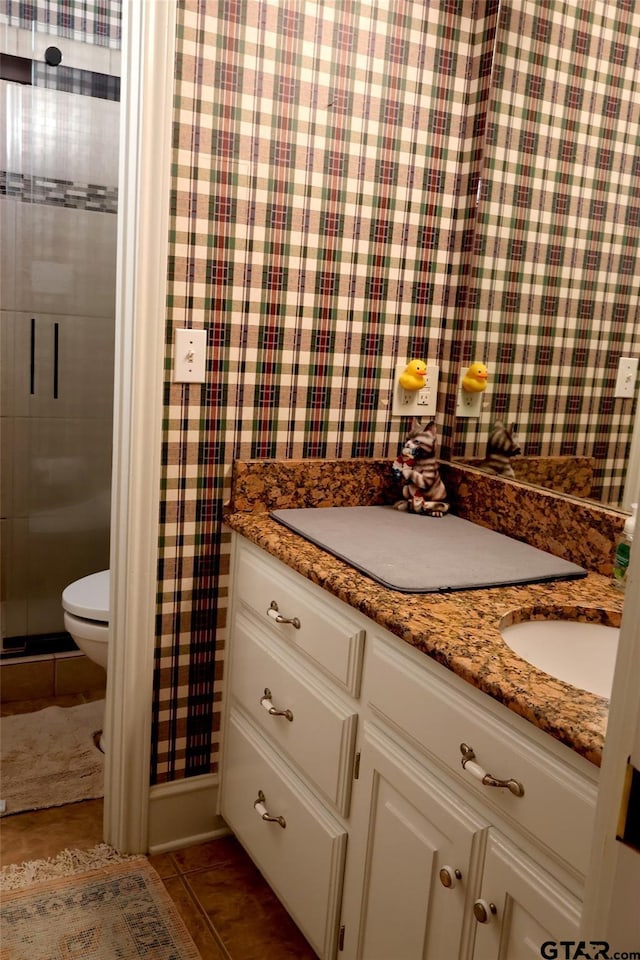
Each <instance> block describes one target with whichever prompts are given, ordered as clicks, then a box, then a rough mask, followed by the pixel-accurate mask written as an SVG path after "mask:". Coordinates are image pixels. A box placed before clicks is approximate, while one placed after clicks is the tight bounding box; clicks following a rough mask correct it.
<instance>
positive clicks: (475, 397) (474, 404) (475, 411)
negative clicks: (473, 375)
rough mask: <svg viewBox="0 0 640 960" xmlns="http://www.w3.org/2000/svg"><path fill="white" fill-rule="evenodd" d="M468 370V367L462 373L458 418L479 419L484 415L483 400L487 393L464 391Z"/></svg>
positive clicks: (459, 382) (459, 388)
mask: <svg viewBox="0 0 640 960" xmlns="http://www.w3.org/2000/svg"><path fill="white" fill-rule="evenodd" d="M467 370H468V367H464V368H463V369H462V370H461V371H460V379H459V381H458V402H457V404H456V417H468V418H471V417H479V416H480V414H481V413H482V398H483V397H484V394H485V391H484V390H479V391H478V392H477V393H469V391H468V390H463V389H462V379H463V377H464V376H466V373H467Z"/></svg>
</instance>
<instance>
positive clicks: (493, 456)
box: [478, 420, 522, 479]
mask: <svg viewBox="0 0 640 960" xmlns="http://www.w3.org/2000/svg"><path fill="white" fill-rule="evenodd" d="M515 428H516V425H515V423H514V424H512V425H511V427H505V425H504V423H503V422H502V421H501V420H496V422H495V423H494V425H493V429H492V431H491V433H490V434H489V441H488V443H487V455H486V457H485V459H484V460H483V461H482V463H479V464H478V466H479V468H480V469H481V470H484V471H485V473H493V474H495V475H496V476H498V477H511V478H512V479H513V478H515V472H514V469H513V467H512V466H511V457H517V456H519V455H520V454H521V453H522V451H521V449H520V447H519V446H518V442H517V441H516V439H515V438H514V436H513V433H514V430H515Z"/></svg>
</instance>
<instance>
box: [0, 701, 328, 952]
mask: <svg viewBox="0 0 640 960" xmlns="http://www.w3.org/2000/svg"><path fill="white" fill-rule="evenodd" d="M65 699H66V698H65ZM56 702H58V703H60V701H59V700H57V701H56ZM50 703H51V701H48V703H44V702H40V701H39V702H38V704H37V706H36V709H42V707H43V706H48V705H49V704H50ZM60 705H62V704H60ZM64 705H65V706H71V705H72V704H71V703H66V702H65V704H64ZM10 707H11V709H10V710H9V709H8V708H9V704H7V705H6V708H7V709H6V712H11V713H18V712H25V711H26V707H24V706H23V708H22V709H20V708H19V706H18V704H17V703H12V704H11V705H10ZM32 709H33V706H32ZM3 712H5V708H4V707H3ZM102 810H103V804H102V800H87V801H84V802H82V803H72V804H68V805H67V806H64V807H53V808H50V809H48V810H36V811H33V812H31V813H20V814H16V815H15V816H12V817H5V818H4V819H3V820H2V821H1V828H0V864H1V865H3V866H4V865H5V864H9V863H22V862H23V861H24V860H36V859H41V858H47V857H53V856H55V855H56V854H57V853H59V852H60V851H61V850H63V849H65V847H81V848H87V847H92V846H94V845H95V844H97V843H101V842H102ZM149 859H150V862H151V864H152V865H153V867H154V868H155V869H156V870H157V871H158V873H159V875H160V876H161V877H162V880H163V882H164V884H165V886H166V888H167V890H168V892H169V894H170V896H171V898H172V899H173V901H174V903H175V904H176V906H177V907H178V910H179V911H180V914H181V915H182V918H183V920H184V922H185V924H186V926H187V928H188V929H189V932H190V933H191V936H192V937H193V940H194V942H195V943H196V945H197V947H198V949H199V950H200V953H201V955H202V960H314V958H316V954H315V953H314V951H313V950H312V949H311V947H310V946H309V944H308V943H307V941H306V940H305V938H304V937H303V935H302V934H301V933H300V931H299V930H298V928H297V927H296V925H295V924H294V923H293V921H292V920H291V918H290V917H289V915H288V914H287V912H286V911H285V910H284V908H283V907H282V905H281V904H280V902H279V900H278V899H277V897H276V896H275V894H274V893H273V892H272V891H271V889H270V887H269V886H268V885H267V883H266V882H265V880H264V879H263V877H262V876H261V874H260V873H259V871H258V870H257V869H256V867H255V866H254V865H253V863H252V861H251V860H250V859H249V857H248V856H247V854H246V853H245V852H244V850H243V849H242V847H241V846H240V844H239V843H238V841H237V840H236V839H235V837H233V836H231V835H229V836H227V837H222V838H219V839H216V840H211V841H209V842H207V843H202V844H197V845H195V846H191V847H186V848H184V849H180V850H175V851H173V852H171V853H163V854H160V855H157V856H153V857H150V858H149Z"/></svg>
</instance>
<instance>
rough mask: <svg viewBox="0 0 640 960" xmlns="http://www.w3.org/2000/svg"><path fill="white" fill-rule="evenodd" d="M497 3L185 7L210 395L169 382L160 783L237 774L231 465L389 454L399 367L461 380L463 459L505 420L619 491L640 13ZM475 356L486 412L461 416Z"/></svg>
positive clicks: (175, 270)
mask: <svg viewBox="0 0 640 960" xmlns="http://www.w3.org/2000/svg"><path fill="white" fill-rule="evenodd" d="M500 11H501V12H500V22H499V24H498V3H497V2H493V0H492V2H488V3H485V4H480V3H475V2H471V0H470V2H468V3H467V2H449V0H439V2H431V3H427V2H423V0H420V2H417V0H416V2H409V0H407V2H402V3H384V4H383V3H379V2H375V3H374V2H364V0H349V2H344V0H341V2H337V0H332V2H325V3H319V4H310V3H304V2H302V0H289V2H279V3H275V2H265V0H225V2H224V3H222V2H220V3H217V2H214V0H208V2H204V0H202V2H199V0H185V2H182V3H180V4H179V25H178V44H177V66H176V100H175V102H176V110H175V126H174V155H173V183H172V222H171V235H170V243H169V267H168V313H167V328H166V334H167V357H166V364H167V371H169V369H170V366H171V344H172V342H173V331H174V329H175V328H176V327H182V326H193V327H200V328H204V329H206V330H207V334H208V343H209V368H208V373H207V382H206V384H205V385H204V386H202V387H200V386H197V385H196V386H181V385H173V384H171V383H170V382H169V372H167V386H166V409H165V431H164V454H163V456H164V465H165V466H164V481H163V482H164V487H163V492H162V517H161V543H160V571H159V613H158V640H157V659H156V671H157V672H156V698H155V709H154V723H155V729H154V756H153V777H154V780H155V781H156V782H161V781H166V780H171V779H175V778H179V777H183V776H190V775H193V774H197V773H206V772H209V771H210V770H215V769H216V761H217V750H218V742H217V740H218V729H219V715H220V703H219V698H220V683H219V681H220V677H221V673H222V669H223V665H224V641H225V628H226V620H225V617H226V600H227V591H228V562H229V548H228V543H227V542H226V541H225V538H224V535H223V533H222V520H221V516H222V505H223V503H224V502H225V500H226V499H227V498H228V495H229V478H230V469H231V463H232V461H233V459H234V458H236V457H241V458H248V457H254V458H255V457H257V458H263V457H265V458H270V457H276V458H290V457H305V458H308V457H329V458H331V457H338V458H351V457H388V458H389V459H390V460H392V459H393V457H394V456H395V454H396V453H397V450H398V445H399V441H400V439H401V438H402V437H403V436H404V434H405V433H406V421H404V420H392V419H391V417H390V413H389V406H388V403H389V395H390V390H391V387H392V376H393V369H394V364H395V360H396V358H397V357H399V358H401V359H402V358H404V357H407V356H421V357H428V358H429V359H430V360H433V361H437V362H438V363H439V365H440V368H441V389H440V394H439V412H438V417H437V421H438V428H439V434H440V439H441V443H442V451H443V453H444V454H445V455H447V454H449V453H450V452H451V451H452V450H453V452H455V453H457V454H472V453H475V452H477V451H478V450H480V452H483V447H484V443H486V436H487V435H488V429H489V424H490V421H491V420H492V419H493V418H494V417H495V416H498V415H500V416H503V417H504V418H505V419H507V420H511V419H515V420H516V421H517V422H518V435H519V439H520V442H521V445H522V447H523V450H524V452H526V453H529V454H536V453H546V452H549V453H558V454H566V453H571V452H576V453H580V454H588V455H591V454H595V455H596V456H599V455H600V454H602V455H603V456H604V458H605V460H606V461H607V463H606V470H607V471H608V472H609V473H611V475H613V476H614V477H615V476H616V475H617V476H618V477H620V475H621V471H622V469H623V466H622V465H623V462H624V459H625V456H626V447H627V445H628V442H629V430H630V421H631V412H632V404H631V403H629V402H628V401H627V402H626V405H625V403H624V402H623V401H614V400H613V399H612V396H611V394H612V386H613V381H614V379H615V362H616V359H617V356H618V355H619V354H620V353H621V352H627V351H628V352H630V353H633V352H637V349H638V343H637V341H634V340H633V339H632V333H633V326H634V319H635V312H636V309H637V306H636V305H637V294H636V291H635V286H634V284H633V277H634V273H633V271H634V269H635V254H634V251H635V248H636V245H637V219H639V218H638V217H637V216H636V209H635V204H634V202H633V190H634V183H635V181H636V180H637V171H636V170H635V167H634V162H635V161H634V156H635V154H637V153H638V149H637V140H638V133H639V129H638V123H637V110H638V103H640V100H639V98H638V95H637V93H638V90H637V79H638V78H637V65H636V57H637V49H636V48H637V46H638V45H637V43H636V42H635V41H634V40H633V38H634V37H637V36H638V26H639V24H638V23H637V20H638V17H639V14H637V13H635V12H634V11H633V5H632V4H630V3H628V2H622V0H621V2H619V3H610V2H604V0H599V2H595V0H591V2H589V3H586V4H585V3H584V2H580V3H579V2H578V0H566V2H564V0H563V2H560V0H536V2H525V0H522V2H521V3H519V4H518V5H515V4H514V5H508V4H505V3H501V4H500ZM625 51H626V52H625ZM583 88H586V89H587V92H586V93H583V94H582V95H581V90H582V89H583ZM479 184H480V189H478V186H479ZM473 359H483V360H485V361H486V362H487V364H488V366H489V368H490V376H491V381H490V389H489V391H487V395H486V399H487V402H488V403H489V404H490V407H489V408H488V409H487V410H486V412H484V413H483V415H482V418H481V420H480V421H479V422H475V421H460V420H456V418H455V391H456V387H457V381H458V373H459V368H460V366H461V365H463V364H467V363H469V362H470V361H471V360H473ZM547 397H548V398H549V399H546V398H547ZM614 424H615V425H616V426H615V428H614ZM616 472H617V474H616ZM614 485H615V481H614Z"/></svg>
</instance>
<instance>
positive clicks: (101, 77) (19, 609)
mask: <svg viewBox="0 0 640 960" xmlns="http://www.w3.org/2000/svg"><path fill="white" fill-rule="evenodd" d="M25 6H26V5H19V4H13V5H12V4H8V5H7V10H8V12H6V13H3V14H2V15H1V16H2V19H0V51H1V53H2V57H1V67H2V70H1V72H2V80H1V82H0V93H1V106H0V109H1V116H0V137H1V139H0V165H1V167H2V170H1V173H0V177H1V178H2V180H1V185H0V192H1V194H2V195H1V197H0V216H1V233H0V236H1V240H0V243H1V248H0V260H1V264H0V310H1V313H0V361H1V368H0V418H1V419H0V441H1V468H0V518H1V519H0V523H1V553H0V562H1V565H2V566H1V594H2V596H1V599H2V660H3V663H6V662H7V660H9V659H11V660H13V659H14V658H15V657H19V656H22V657H24V656H25V655H27V656H28V655H36V656H41V657H42V656H45V657H46V656H48V655H49V654H51V655H55V653H56V652H59V651H61V650H65V649H68V648H69V647H70V646H72V644H71V642H70V639H69V637H68V635H65V633H64V625H63V619H62V608H61V604H60V597H61V593H62V590H63V589H64V587H65V586H66V585H67V584H69V583H71V582H72V581H74V580H77V579H79V578H80V577H83V576H85V575H87V574H90V573H93V572H94V571H97V570H102V569H106V568H107V567H108V565H109V525H110V474H111V449H112V429H113V422H112V419H113V418H112V396H113V356H114V311H115V284H116V280H115V265H116V219H117V217H116V212H117V182H118V126H119V109H120V104H119V95H120V81H119V72H120V71H119V50H118V47H119V16H118V14H119V3H114V4H113V10H115V14H114V16H113V17H111V18H110V17H109V16H108V15H105V16H104V17H103V20H102V21H98V20H97V19H96V20H91V21H90V22H88V20H87V17H88V15H87V13H86V6H87V5H86V4H84V5H80V4H76V5H75V6H76V7H77V8H78V11H79V12H78V13H77V15H76V14H75V13H74V4H73V3H71V2H64V3H63V2H60V3H59V4H55V3H51V2H48V3H46V4H39V3H34V4H30V5H28V7H29V11H30V12H31V13H32V14H33V15H34V16H36V17H39V18H40V20H39V21H38V20H36V21H34V22H25V21H24V20H21V19H20V18H19V13H20V12H23V11H24V8H25ZM102 6H103V7H105V8H106V7H107V6H108V5H102ZM19 7H20V8H21V11H19V10H18V8H19ZM14 8H15V15H12V12H11V11H12V9H14ZM82 10H84V13H82ZM103 12H104V11H103ZM95 16H96V17H97V16H98V14H96V15H95ZM2 20H4V22H2Z"/></svg>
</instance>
